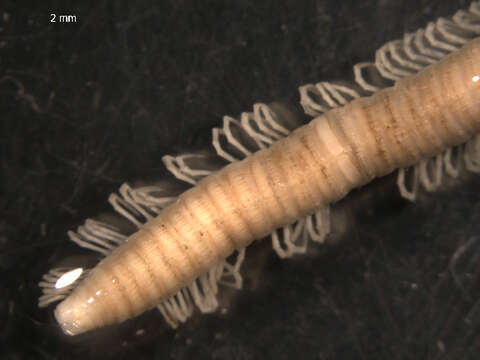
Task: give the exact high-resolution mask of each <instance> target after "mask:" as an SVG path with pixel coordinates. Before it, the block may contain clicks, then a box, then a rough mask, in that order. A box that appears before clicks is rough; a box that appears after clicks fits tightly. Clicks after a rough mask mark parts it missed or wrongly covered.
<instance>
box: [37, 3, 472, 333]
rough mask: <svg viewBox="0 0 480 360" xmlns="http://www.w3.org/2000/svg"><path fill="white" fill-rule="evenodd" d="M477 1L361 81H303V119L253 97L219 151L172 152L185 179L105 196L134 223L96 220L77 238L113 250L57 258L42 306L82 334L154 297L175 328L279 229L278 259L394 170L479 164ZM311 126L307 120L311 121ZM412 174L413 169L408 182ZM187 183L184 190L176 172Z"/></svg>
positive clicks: (384, 50) (391, 47) (396, 46)
mask: <svg viewBox="0 0 480 360" xmlns="http://www.w3.org/2000/svg"><path fill="white" fill-rule="evenodd" d="M478 35H480V2H473V3H472V4H471V6H470V7H469V9H468V10H460V11H458V12H457V13H455V14H454V15H453V16H452V17H450V18H440V19H438V20H437V21H435V22H431V23H429V24H428V25H427V26H426V27H425V28H423V29H419V30H418V31H416V32H413V33H407V34H405V36H404V37H403V38H402V39H398V40H394V41H390V42H388V43H386V44H385V45H383V46H382V47H381V48H380V49H378V51H377V52H376V55H375V61H374V62H368V63H359V64H357V65H355V66H354V69H353V73H354V81H351V82H348V81H340V82H319V83H317V84H308V85H304V86H301V87H300V88H299V97H300V105H301V108H302V109H303V115H304V116H310V117H313V119H312V120H311V121H308V122H307V124H306V125H304V121H305V120H304V118H302V117H301V116H299V115H298V113H299V112H298V111H296V110H294V109H292V108H289V107H288V106H287V105H286V104H283V103H281V102H275V103H271V104H263V103H258V104H255V105H254V106H253V111H252V112H246V113H242V114H241V116H240V117H239V118H238V119H235V118H232V117H230V116H225V117H224V119H223V125H222V127H221V128H214V129H213V131H212V145H213V148H214V150H215V154H213V153H208V152H201V153H192V154H182V155H176V156H171V155H166V156H164V157H163V162H164V164H165V166H166V168H167V169H168V171H169V172H170V173H171V174H173V175H174V176H175V177H176V178H177V180H176V181H167V180H165V181H162V182H160V183H158V184H155V185H151V186H142V187H131V186H129V185H128V184H124V185H122V186H121V187H120V189H119V192H118V194H112V195H110V197H109V202H110V203H111V205H112V206H113V209H114V210H115V212H116V213H118V214H119V215H120V216H121V217H122V218H123V219H125V220H128V221H129V222H130V223H131V224H133V225H134V226H135V227H136V229H137V231H136V232H134V233H133V234H131V235H126V234H125V233H124V232H122V231H121V230H119V229H118V228H117V227H115V226H114V225H113V224H109V223H106V222H102V221H99V220H94V219H87V220H86V221H85V223H84V224H83V225H81V226H79V227H78V229H77V230H76V231H70V232H69V233H68V236H69V238H70V239H71V240H72V241H74V242H75V243H76V244H78V245H79V246H81V247H84V248H87V249H91V250H93V251H96V252H97V253H99V254H101V255H103V256H105V258H104V259H103V260H102V261H101V262H100V263H99V264H97V266H96V267H94V268H93V269H84V268H54V269H52V270H50V271H49V272H48V273H47V274H45V275H44V276H43V280H42V281H41V282H40V287H41V288H42V291H43V294H42V296H41V297H40V299H39V306H41V307H43V306H47V305H48V304H50V303H53V302H57V301H62V302H61V303H60V304H59V305H58V306H57V308H56V310H55V316H56V318H57V321H58V322H59V324H60V325H61V327H62V329H63V330H64V332H65V333H67V334H69V335H76V334H80V333H83V332H86V331H89V330H92V329H95V328H100V327H103V326H106V325H110V324H114V323H119V322H122V321H124V320H126V319H129V318H131V317H134V316H136V315H138V314H141V313H143V312H144V311H147V310H149V309H151V308H153V307H157V308H158V309H159V310H160V312H161V313H162V315H163V316H164V318H165V319H166V321H167V322H168V323H169V324H170V325H171V326H173V327H176V326H178V323H180V322H185V321H186V320H187V319H188V318H189V317H190V316H191V314H192V312H193V310H194V307H195V306H196V307H198V309H199V310H200V311H202V312H204V313H207V312H212V311H214V310H215V309H216V308H217V307H218V301H217V293H218V291H219V286H218V285H219V284H222V285H226V286H231V287H234V288H241V286H242V278H241V275H240V266H241V264H242V262H243V259H244V257H245V248H246V247H247V246H248V245H249V244H250V243H251V242H253V241H254V240H257V239H262V238H264V237H267V236H268V237H270V238H271V241H272V248H273V249H274V251H275V252H276V253H277V254H278V255H279V256H280V257H281V258H288V257H291V256H293V255H295V254H301V253H304V252H305V251H306V249H307V246H308V243H309V242H310V240H311V241H314V242H317V243H322V242H323V241H324V239H325V237H326V236H327V235H328V233H329V232H330V205H331V204H332V203H334V202H337V201H338V200H340V199H342V198H343V197H344V196H346V195H347V194H348V193H349V192H350V191H351V190H352V189H355V188H358V187H361V186H363V185H365V184H367V183H369V182H370V181H372V180H373V179H374V178H377V177H381V176H384V175H387V174H389V173H392V172H393V171H397V172H398V173H397V176H398V181H397V184H398V189H399V191H400V194H401V195H402V196H403V197H404V198H406V199H408V200H410V201H414V200H415V199H416V197H417V194H418V192H419V188H420V186H421V187H423V188H424V189H425V190H426V191H435V190H437V189H438V188H439V187H440V186H441V184H442V182H443V179H445V178H447V177H454V178H455V177H458V176H459V174H460V173H461V172H462V171H469V172H474V173H478V172H480V135H479V132H480V106H479V104H480V39H479V38H477V37H478ZM302 125H303V126H302ZM407 177H410V179H409V180H408V181H407ZM182 183H183V184H185V183H186V184H189V185H191V187H190V188H189V189H188V190H186V191H183V187H182V186H179V185H180V184H182Z"/></svg>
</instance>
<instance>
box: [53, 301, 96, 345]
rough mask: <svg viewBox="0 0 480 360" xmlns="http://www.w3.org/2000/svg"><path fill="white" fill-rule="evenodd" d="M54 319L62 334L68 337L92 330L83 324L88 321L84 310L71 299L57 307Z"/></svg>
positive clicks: (86, 324)
mask: <svg viewBox="0 0 480 360" xmlns="http://www.w3.org/2000/svg"><path fill="white" fill-rule="evenodd" d="M55 319H56V320H57V322H58V324H59V325H60V327H61V328H62V330H63V332H64V333H65V334H67V335H70V336H75V335H79V334H81V333H84V332H86V331H88V330H91V328H92V327H91V326H89V324H88V322H87V323H86V322H85V320H86V319H88V317H87V314H86V311H85V308H84V307H82V306H81V304H76V303H75V300H74V299H72V298H71V297H68V298H67V299H66V300H64V301H62V302H61V303H60V304H58V305H57V307H56V308H55Z"/></svg>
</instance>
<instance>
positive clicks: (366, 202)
mask: <svg viewBox="0 0 480 360" xmlns="http://www.w3.org/2000/svg"><path fill="white" fill-rule="evenodd" d="M468 3H469V2H467V1H460V0H458V1H432V0H421V1H398V0H378V1H371V0H368V1H366V0H365V1H338V0H319V1H278V0H275V1H271V0H266V1H244V0H241V1H230V2H221V1H201V2H200V1H197V2H187V1H156V2H148V1H142V0H138V1H115V2H109V1H95V2H87V1H82V2H80V1H78V2H72V1H46V2H33V1H32V2H31V4H29V2H28V1H22V2H21V3H20V2H17V1H8V0H4V1H3V2H2V4H0V144H1V148H0V166H1V168H0V179H1V182H0V193H1V198H0V279H1V280H0V294H1V295H0V358H1V359H85V358H113V357H114V358H116V359H130V358H135V359H138V360H139V359H151V358H159V359H163V358H169V359H170V358H172V359H191V358H199V359H210V358H212V359H269V358H275V359H291V358H299V359H304V358H305V359H474V358H476V354H478V350H479V348H480V347H479V342H478V330H479V318H480V315H479V311H480V310H479V309H478V308H479V307H480V305H479V303H478V301H479V298H480V296H479V291H478V285H477V287H476V288H475V286H474V285H475V284H478V282H479V279H478V275H479V274H478V271H477V273H475V272H474V271H473V270H475V269H478V268H479V266H478V264H480V259H479V258H480V224H479V221H478V219H479V215H480V195H479V189H480V181H479V179H478V176H477V178H475V177H464V178H463V179H462V181H461V182H459V183H458V184H457V185H455V186H453V187H451V188H450V189H449V190H446V191H442V192H439V193H435V194H428V195H424V196H422V200H420V201H419V202H418V204H408V203H406V202H404V201H400V200H392V199H391V196H390V195H391V194H389V195H388V197H386V198H385V199H381V195H383V194H384V192H383V191H384V190H382V189H384V187H382V186H383V185H382V184H383V183H382V182H380V185H378V186H379V187H378V189H377V190H376V189H375V188H372V187H370V188H368V189H365V190H363V193H362V192H359V194H356V195H355V194H353V196H352V200H347V201H346V202H345V206H344V207H342V205H341V204H340V206H339V209H341V210H339V213H340V214H345V213H346V214H347V216H346V218H347V221H346V223H345V224H346V227H345V234H344V236H343V238H344V239H343V240H344V241H342V242H341V244H340V245H335V246H329V247H325V248H322V247H320V246H318V245H312V246H311V248H312V251H310V253H309V254H307V255H304V256H297V257H296V258H294V259H291V260H286V261H281V260H279V259H278V258H277V257H276V255H275V254H273V252H271V251H268V252H266V253H265V252H262V245H256V246H255V247H254V248H253V249H251V250H250V251H249V252H248V253H249V254H250V257H249V259H250V260H248V259H247V263H246V264H245V265H244V268H243V272H242V273H244V275H245V278H246V280H245V286H244V289H243V290H242V291H238V292H234V293H233V294H231V295H230V296H229V297H228V299H227V300H226V306H227V311H226V313H222V312H218V313H216V314H213V315H198V313H197V315H196V316H194V317H193V318H192V319H191V320H190V321H189V322H188V323H187V324H186V325H183V326H181V327H180V328H179V329H178V330H171V329H168V328H167V327H166V326H165V324H164V322H163V320H162V319H161V317H160V315H159V314H158V313H157V312H149V313H147V314H145V315H144V316H142V317H141V318H140V319H136V320H133V321H129V322H127V323H126V324H123V325H121V326H117V327H114V328H108V329H104V330H102V331H98V332H95V333H92V334H86V335H85V336H81V337H76V338H68V337H66V336H65V335H63V334H62V333H61V331H60V330H59V328H58V326H57V325H56V323H55V322H54V319H53V317H52V308H51V307H50V308H48V309H43V310H41V309H38V308H37V307H36V302H37V298H38V296H39V295H40V291H39V289H38V287H37V283H38V281H39V280H40V277H41V275H42V274H43V273H45V272H47V271H48V270H49V269H50V268H52V267H54V266H55V265H57V264H58V262H59V261H60V260H61V259H62V258H64V257H65V256H68V255H72V254H85V253H86V252H82V251H81V249H78V248H77V247H76V246H75V245H74V244H71V243H70V242H69V241H68V240H67V237H66V231H68V230H69V229H72V228H75V227H76V226H77V225H79V224H80V223H82V222H83V221H84V219H85V218H87V217H90V216H94V215H95V214H98V213H99V212H101V211H104V210H108V208H109V207H108V205H107V203H106V199H107V197H108V194H110V193H111V192H114V191H116V190H117V189H118V187H119V186H120V185H121V184H122V183H123V182H125V181H128V182H130V183H134V182H135V181H138V180H155V179H160V178H161V177H162V176H164V174H165V170H164V169H163V165H162V163H161V156H162V155H164V154H176V153H179V152H182V151H189V150H195V149H201V148H205V147H207V146H208V141H209V139H210V129H211V128H212V127H213V126H218V125H219V124H220V121H221V117H222V116H223V115H225V114H229V115H233V116H236V115H238V114H239V113H240V112H242V111H249V110H251V108H252V105H253V104H254V103H255V102H260V101H261V102H270V101H273V100H279V99H283V98H285V97H289V96H291V95H292V94H294V93H295V92H296V88H297V87H298V86H299V85H301V84H304V83H307V82H316V81H319V80H333V79H348V78H350V76H351V68H352V65H353V64H355V63H356V62H359V61H367V60H371V59H373V56H374V51H375V49H376V48H378V47H379V46H380V45H382V44H383V43H384V42H386V41H387V40H392V39H395V38H399V37H401V36H402V34H403V33H404V32H405V31H412V30H415V29H417V28H418V27H421V26H424V25H425V24H426V22H427V21H430V20H433V19H435V18H437V17H439V16H446V15H451V14H453V13H454V12H455V11H456V10H457V9H460V8H466V7H467V5H468ZM51 13H55V14H57V15H60V14H69V15H75V16H76V18H77V21H76V23H69V24H65V23H63V24H62V23H58V22H57V23H50V14H51ZM387 182H388V181H387ZM391 188H392V187H391V186H390V187H389V186H387V187H386V189H391ZM372 189H373V190H372ZM389 191H390V190H389ZM369 192H371V193H369ZM378 194H380V195H378ZM472 239H473V240H472ZM477 239H478V241H477ZM467 243H468V244H470V245H471V246H470V247H468V249H467V250H466V252H465V253H464V254H463V255H462V258H461V259H460V260H462V262H461V263H459V265H458V270H459V272H460V275H461V279H462V281H463V280H464V281H465V282H464V283H463V284H464V286H463V287H459V286H458V285H457V284H456V283H455V282H454V281H453V279H452V277H451V274H450V272H449V271H448V266H449V262H450V261H451V259H452V256H453V255H454V253H455V252H456V251H457V250H458V249H459V248H460V247H461V246H462V245H465V244H467ZM265 244H266V245H265V246H263V248H268V246H269V245H268V244H267V243H266V242H265ZM256 250H259V253H260V254H266V255H255V251H256ZM469 264H470V265H469ZM472 264H473V265H472ZM466 266H471V269H470V270H468V268H466ZM462 269H463V272H462ZM465 269H466V270H465ZM472 269H473V270H472ZM475 290H476V291H475ZM227 293H228V292H227ZM475 304H476V305H475ZM474 306H477V307H476V309H477V311H476V312H474V311H473V310H472V309H475V308H474ZM469 311H471V316H473V320H472V318H471V319H470V321H471V322H470V323H468V322H466V320H465V319H468V316H467V314H468V312H469ZM472 314H473V315H472ZM139 329H142V330H143V332H141V333H137V330H139Z"/></svg>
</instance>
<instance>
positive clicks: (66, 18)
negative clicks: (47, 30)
mask: <svg viewBox="0 0 480 360" xmlns="http://www.w3.org/2000/svg"><path fill="white" fill-rule="evenodd" d="M50 22H51V23H55V22H59V23H75V22H77V16H76V15H57V14H50Z"/></svg>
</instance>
